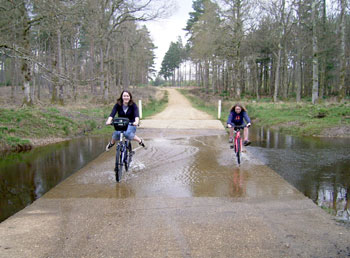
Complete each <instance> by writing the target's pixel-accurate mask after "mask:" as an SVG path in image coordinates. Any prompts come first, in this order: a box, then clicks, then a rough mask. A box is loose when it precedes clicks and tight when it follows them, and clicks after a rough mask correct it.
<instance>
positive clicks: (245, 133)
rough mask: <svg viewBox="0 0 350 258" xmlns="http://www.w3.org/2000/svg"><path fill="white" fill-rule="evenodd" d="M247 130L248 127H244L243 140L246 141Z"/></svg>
mask: <svg viewBox="0 0 350 258" xmlns="http://www.w3.org/2000/svg"><path fill="white" fill-rule="evenodd" d="M248 136H249V131H248V127H244V141H248V138H249V137H248Z"/></svg>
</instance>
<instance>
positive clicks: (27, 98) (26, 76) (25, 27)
mask: <svg viewBox="0 0 350 258" xmlns="http://www.w3.org/2000/svg"><path fill="white" fill-rule="evenodd" d="M19 10H20V12H21V17H22V31H21V33H22V34H21V36H22V42H23V43H22V44H23V45H22V46H23V50H24V53H25V54H26V55H29V54H30V43H29V28H30V25H29V22H28V12H27V9H26V6H25V3H24V1H23V2H22V3H21V4H20V6H19ZM30 71H31V68H30V62H29V61H28V60H27V59H26V58H22V64H21V72H22V77H23V91H24V99H23V105H29V106H32V105H33V100H32V98H31V94H30V82H31V80H32V77H31V73H30Z"/></svg>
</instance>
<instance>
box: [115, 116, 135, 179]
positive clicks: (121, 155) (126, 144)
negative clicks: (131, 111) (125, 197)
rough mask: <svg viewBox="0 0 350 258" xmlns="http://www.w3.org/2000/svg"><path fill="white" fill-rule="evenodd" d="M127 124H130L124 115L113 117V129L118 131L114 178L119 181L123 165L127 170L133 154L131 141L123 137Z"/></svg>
mask: <svg viewBox="0 0 350 258" xmlns="http://www.w3.org/2000/svg"><path fill="white" fill-rule="evenodd" d="M129 124H131V123H130V122H129V119H128V118H125V117H118V118H114V119H113V122H112V125H113V126H114V129H115V130H116V131H120V137H119V142H118V144H117V146H116V149H117V152H116V156H115V167H114V172H115V179H116V181H117V182H120V180H121V179H122V175H123V167H125V171H126V172H127V171H128V170H129V166H130V163H131V161H132V156H133V155H134V151H133V150H132V145H131V141H130V140H128V139H126V138H125V137H124V132H125V131H126V130H127V129H128V126H129Z"/></svg>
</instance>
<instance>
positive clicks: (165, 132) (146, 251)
mask: <svg viewBox="0 0 350 258" xmlns="http://www.w3.org/2000/svg"><path fill="white" fill-rule="evenodd" d="M169 92H170V95H169V97H170V100H171V101H172V100H173V99H172V97H173V96H174V95H173V94H172V92H174V91H173V90H170V91H169ZM175 93H176V92H175ZM176 102H177V103H178V105H180V106H183V105H182V103H181V102H179V99H178V98H176ZM189 113H191V112H189ZM171 117H176V115H175V114H174V113H173V115H172V116H171ZM196 117H199V116H198V115H196ZM201 119H203V118H201ZM201 119H199V120H201ZM163 120H164V121H166V122H168V120H167V118H163ZM163 120H161V119H159V121H163ZM181 120H184V121H186V120H187V122H188V121H189V120H190V119H186V117H184V116H182V117H181ZM205 120H210V118H205ZM153 121H154V120H153ZM203 121H204V120H203ZM166 122H165V123H166ZM150 123H151V124H154V123H152V120H151V121H150ZM195 124H196V125H198V122H197V121H195ZM170 125H173V123H170ZM138 133H139V134H142V136H144V137H145V138H146V140H147V144H148V149H147V150H144V149H140V150H138V151H137V153H136V156H135V160H134V163H133V166H132V170H131V172H130V173H128V174H127V175H126V177H125V178H124V179H123V181H122V182H121V183H118V184H117V183H115V181H114V174H113V170H112V168H113V162H114V153H113V152H112V151H111V152H109V153H104V154H102V155H100V156H99V157H98V158H97V159H96V160H94V161H93V162H91V163H89V164H88V165H87V166H85V167H84V168H82V169H81V170H79V171H78V172H77V173H75V174H74V175H72V176H71V177H69V178H67V179H66V180H65V181H64V182H62V183H61V184H59V185H58V186H56V187H55V188H53V189H52V190H51V191H49V192H48V193H46V194H45V195H44V196H43V197H41V198H40V199H38V200H37V201H35V202H34V203H33V204H32V205H30V206H28V207H26V208H25V209H23V210H22V211H20V212H18V213H17V214H15V215H14V216H12V217H10V218H9V219H7V220H6V221H4V222H2V223H1V224H0V257H347V256H348V255H350V241H349V239H350V231H349V228H348V227H346V226H344V225H342V224H340V223H338V222H336V221H334V220H333V219H332V217H331V216H330V215H328V214H327V213H326V212H324V211H323V210H321V209H320V208H319V207H317V206H316V205H315V204H314V203H313V202H312V201H311V200H309V199H308V198H306V197H304V196H303V195H302V194H301V193H300V192H298V191H297V190H296V189H295V188H294V187H292V186H291V185H290V184H288V183H287V182H286V181H285V180H283V179H282V178H281V177H280V176H279V175H278V174H277V173H275V172H274V171H273V170H271V169H269V168H268V167H266V166H265V165H264V164H262V163H261V162H260V161H259V160H256V159H255V158H254V157H252V156H251V155H250V154H249V151H248V152H247V153H246V154H245V155H244V160H243V161H244V162H243V165H242V166H241V167H239V168H238V167H236V166H235V165H234V164H233V163H232V157H231V156H230V155H229V152H228V151H227V143H226V141H227V136H226V134H225V132H224V130H223V128H222V127H221V128H220V129H219V128H217V129H213V128H211V129H207V128H203V127H201V128H197V129H196V130H194V129H188V128H182V129H179V128H162V129H155V128H144V129H139V131H138ZM225 143H226V145H225Z"/></svg>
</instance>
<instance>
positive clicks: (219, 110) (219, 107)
mask: <svg viewBox="0 0 350 258" xmlns="http://www.w3.org/2000/svg"><path fill="white" fill-rule="evenodd" d="M220 118H221V99H220V100H219V103H218V119H220Z"/></svg>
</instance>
